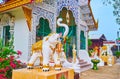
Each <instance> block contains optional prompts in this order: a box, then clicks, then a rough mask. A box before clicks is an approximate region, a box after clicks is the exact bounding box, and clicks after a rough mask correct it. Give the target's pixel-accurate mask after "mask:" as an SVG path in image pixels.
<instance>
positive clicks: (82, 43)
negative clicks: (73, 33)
mask: <svg viewBox="0 0 120 79" xmlns="http://www.w3.org/2000/svg"><path fill="white" fill-rule="evenodd" d="M80 49H86V38H85V36H84V31H81V33H80Z"/></svg>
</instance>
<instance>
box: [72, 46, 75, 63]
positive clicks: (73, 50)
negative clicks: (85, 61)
mask: <svg viewBox="0 0 120 79" xmlns="http://www.w3.org/2000/svg"><path fill="white" fill-rule="evenodd" d="M72 52H73V63H75V62H76V49H75V44H73V49H72Z"/></svg>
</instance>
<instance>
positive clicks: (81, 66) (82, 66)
mask: <svg viewBox="0 0 120 79" xmlns="http://www.w3.org/2000/svg"><path fill="white" fill-rule="evenodd" d="M87 66H91V64H88V63H87V64H81V65H80V68H84V67H87Z"/></svg>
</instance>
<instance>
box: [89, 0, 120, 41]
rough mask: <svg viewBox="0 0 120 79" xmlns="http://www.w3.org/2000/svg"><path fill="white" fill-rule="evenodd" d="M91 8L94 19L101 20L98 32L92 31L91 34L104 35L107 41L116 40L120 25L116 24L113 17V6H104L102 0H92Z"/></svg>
mask: <svg viewBox="0 0 120 79" xmlns="http://www.w3.org/2000/svg"><path fill="white" fill-rule="evenodd" d="M91 8H92V11H93V14H94V18H95V19H96V20H97V19H98V20H99V24H98V25H99V26H98V30H97V31H94V32H93V31H92V32H90V33H89V34H104V35H105V37H106V39H107V40H113V41H114V40H115V39H116V38H117V31H120V30H119V28H120V25H118V24H117V23H116V20H115V18H116V17H115V16H113V7H112V6H111V5H107V6H105V5H103V3H102V0H91Z"/></svg>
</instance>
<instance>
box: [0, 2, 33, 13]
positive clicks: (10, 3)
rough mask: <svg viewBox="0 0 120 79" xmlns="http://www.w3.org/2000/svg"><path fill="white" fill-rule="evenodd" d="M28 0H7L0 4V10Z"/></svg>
mask: <svg viewBox="0 0 120 79" xmlns="http://www.w3.org/2000/svg"><path fill="white" fill-rule="evenodd" d="M30 2H31V0H9V1H8V2H6V3H5V4H1V5H0V12H3V11H6V10H9V9H12V8H16V7H19V6H22V5H24V4H28V3H30Z"/></svg>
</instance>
